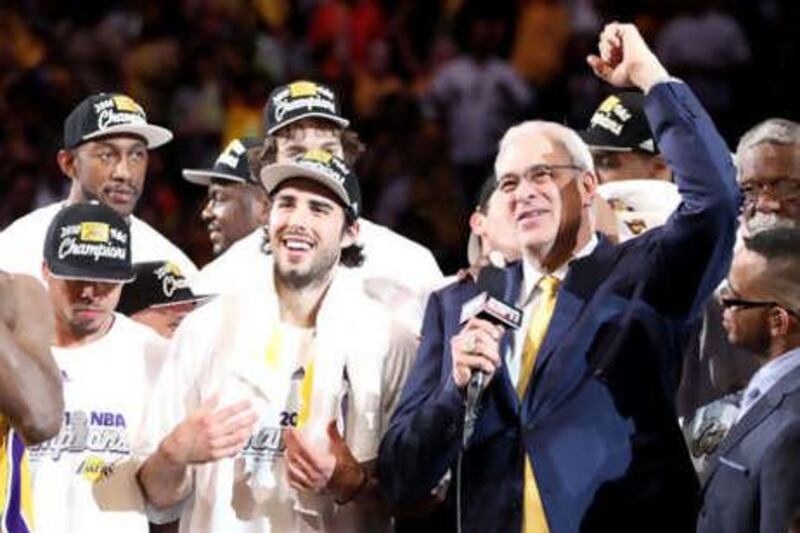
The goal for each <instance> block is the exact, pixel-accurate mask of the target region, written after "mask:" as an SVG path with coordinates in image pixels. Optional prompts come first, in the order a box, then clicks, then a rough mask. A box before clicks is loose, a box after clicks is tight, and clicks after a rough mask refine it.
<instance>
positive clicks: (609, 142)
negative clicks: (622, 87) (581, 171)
mask: <svg viewBox="0 0 800 533" xmlns="http://www.w3.org/2000/svg"><path fill="white" fill-rule="evenodd" d="M578 133H579V134H580V136H581V138H583V140H584V142H585V143H586V144H587V145H588V146H589V148H590V149H592V150H606V151H609V152H633V151H640V152H647V153H650V154H657V153H658V147H657V146H656V143H655V140H654V139H653V133H652V132H651V131H650V124H649V123H648V122H647V116H646V115H645V113H644V95H643V94H642V93H637V92H622V93H619V94H612V95H611V96H609V97H608V98H606V99H605V100H603V103H601V104H600V107H598V108H597V111H595V112H594V115H592V119H591V120H590V121H589V127H588V128H586V129H585V130H583V131H580V132H578Z"/></svg>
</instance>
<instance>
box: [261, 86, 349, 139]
mask: <svg viewBox="0 0 800 533" xmlns="http://www.w3.org/2000/svg"><path fill="white" fill-rule="evenodd" d="M311 117H317V118H324V119H326V120H330V121H331V122H334V123H336V124H338V125H339V126H341V127H342V128H346V127H347V125H348V124H350V121H349V120H347V119H346V118H344V117H343V116H342V113H341V109H340V108H339V102H338V101H337V99H336V95H335V94H334V92H333V91H332V90H331V89H330V88H329V87H326V86H325V85H321V84H319V83H315V82H313V81H305V80H301V81H295V82H292V83H290V84H288V85H280V86H278V87H277V88H275V89H274V90H273V91H272V92H271V93H270V94H269V98H268V99H267V105H266V108H265V109H264V130H265V131H266V132H267V135H272V134H273V133H275V132H276V131H278V130H279V129H281V128H282V127H284V126H286V125H288V124H291V123H292V122H297V121H298V120H301V119H304V118H311Z"/></svg>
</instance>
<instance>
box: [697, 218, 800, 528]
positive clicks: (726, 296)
mask: <svg viewBox="0 0 800 533" xmlns="http://www.w3.org/2000/svg"><path fill="white" fill-rule="evenodd" d="M746 246H747V247H746V248H745V249H742V250H739V251H738V252H737V253H736V256H735V257H734V259H733V265H732V266H731V271H730V274H729V276H728V285H727V287H725V288H724V289H723V291H722V294H721V297H720V303H721V305H722V307H723V308H724V309H725V311H724V313H723V325H724V326H725V330H726V331H727V333H728V340H729V341H730V342H731V343H732V344H733V345H735V346H739V347H743V348H747V349H748V350H751V351H752V352H753V353H756V354H759V356H760V358H761V367H760V368H759V369H758V371H757V372H756V373H755V374H754V375H753V377H752V378H751V379H750V382H749V384H748V385H747V387H746V388H745V390H744V394H743V395H742V402H741V405H740V411H739V415H738V420H737V421H736V423H735V424H734V425H733V426H732V427H731V429H730V431H729V432H728V434H727V436H726V437H725V438H724V439H723V440H722V442H721V443H720V445H719V448H717V450H716V452H715V454H714V455H713V456H712V457H711V460H710V463H709V468H708V472H707V473H706V479H705V481H704V484H703V508H702V510H701V512H700V520H699V522H698V527H697V530H698V531H700V532H704V533H705V532H708V533H712V532H713V533H718V532H721V533H737V532H741V533H750V532H755V531H757V532H761V533H770V532H775V533H785V532H786V531H787V530H788V528H789V524H790V522H791V520H792V519H793V517H794V516H795V515H796V514H797V513H800V456H799V455H798V451H800V314H798V313H800V231H798V230H796V229H777V230H769V231H765V232H761V233H758V234H756V235H755V236H753V237H752V238H750V239H748V240H747V241H746Z"/></svg>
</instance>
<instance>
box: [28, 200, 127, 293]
mask: <svg viewBox="0 0 800 533" xmlns="http://www.w3.org/2000/svg"><path fill="white" fill-rule="evenodd" d="M44 261H45V263H46V264H47V267H48V268H49V269H50V272H51V273H52V274H53V276H54V277H56V278H64V279H79V280H88V281H108V282H113V283H125V282H128V281H131V280H133V278H134V277H135V274H134V272H133V268H132V266H131V233H130V227H129V226H128V224H127V223H126V222H125V220H123V219H122V217H120V216H119V215H118V214H117V213H116V212H115V211H114V210H113V209H111V208H110V207H108V206H106V205H103V204H101V203H99V202H97V201H92V202H89V203H78V204H72V205H68V206H66V207H64V208H63V209H62V210H61V211H59V212H58V213H57V214H56V216H55V217H54V218H53V221H52V222H51V223H50V226H49V227H48V229H47V236H46V238H45V241H44Z"/></svg>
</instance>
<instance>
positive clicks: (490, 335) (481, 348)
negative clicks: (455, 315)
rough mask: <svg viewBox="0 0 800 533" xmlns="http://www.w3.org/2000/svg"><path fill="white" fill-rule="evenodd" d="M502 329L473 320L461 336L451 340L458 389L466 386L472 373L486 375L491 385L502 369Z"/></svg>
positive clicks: (481, 320) (488, 323)
mask: <svg viewBox="0 0 800 533" xmlns="http://www.w3.org/2000/svg"><path fill="white" fill-rule="evenodd" d="M502 336H503V328H502V327H501V326H498V325H495V324H492V323H491V322H489V321H488V320H485V319H481V318H478V317H473V318H470V319H469V320H468V321H467V323H466V324H465V326H464V328H463V329H462V330H461V332H460V333H459V334H458V335H455V336H454V337H452V338H451V339H450V349H451V353H452V354H453V380H454V381H455V382H456V386H457V387H458V388H459V389H463V388H464V387H466V386H467V384H468V383H469V381H470V378H471V377H472V374H473V372H477V371H480V372H483V373H484V374H486V379H484V385H485V384H488V383H489V380H490V379H491V377H492V375H493V374H494V372H495V370H497V367H499V366H500V339H501V337H502Z"/></svg>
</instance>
